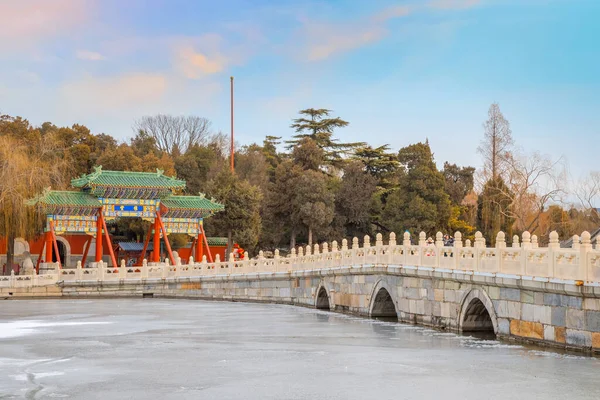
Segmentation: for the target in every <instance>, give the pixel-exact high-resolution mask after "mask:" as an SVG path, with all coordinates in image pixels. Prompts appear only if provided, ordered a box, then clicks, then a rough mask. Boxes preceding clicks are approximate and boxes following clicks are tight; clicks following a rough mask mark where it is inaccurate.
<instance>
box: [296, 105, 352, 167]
mask: <svg viewBox="0 0 600 400" xmlns="http://www.w3.org/2000/svg"><path fill="white" fill-rule="evenodd" d="M330 113H331V110H327V109H325V108H318V109H315V108H308V109H306V110H301V111H300V114H301V115H302V117H300V118H296V119H294V120H293V123H292V124H291V127H292V128H294V129H295V130H296V135H294V136H293V139H292V140H289V141H287V143H288V145H289V146H288V148H293V147H294V146H295V145H297V144H298V143H299V142H300V141H301V140H302V139H304V138H310V139H312V140H314V141H315V143H316V144H317V146H319V147H320V148H321V149H322V150H323V151H324V152H325V162H326V163H327V164H329V165H334V166H340V165H341V163H342V160H343V157H344V156H346V155H348V154H349V152H350V151H351V150H353V149H355V148H356V147H358V146H362V145H364V143H339V142H338V140H337V139H334V138H333V132H334V130H335V129H337V128H343V127H345V126H348V124H349V123H348V122H347V121H344V120H343V119H341V118H339V117H335V118H329V114H330Z"/></svg>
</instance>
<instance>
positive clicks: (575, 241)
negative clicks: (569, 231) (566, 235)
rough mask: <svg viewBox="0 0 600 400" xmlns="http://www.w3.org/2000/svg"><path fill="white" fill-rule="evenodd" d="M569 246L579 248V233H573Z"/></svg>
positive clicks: (574, 248)
mask: <svg viewBox="0 0 600 400" xmlns="http://www.w3.org/2000/svg"><path fill="white" fill-rule="evenodd" d="M599 237H600V236H599ZM571 248H572V249H573V250H579V249H580V248H581V243H579V235H573V244H572V246H571Z"/></svg>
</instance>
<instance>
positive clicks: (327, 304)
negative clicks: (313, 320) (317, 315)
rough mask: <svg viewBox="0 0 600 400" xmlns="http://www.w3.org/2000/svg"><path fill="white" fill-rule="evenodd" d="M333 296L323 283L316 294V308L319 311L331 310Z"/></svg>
mask: <svg viewBox="0 0 600 400" xmlns="http://www.w3.org/2000/svg"><path fill="white" fill-rule="evenodd" d="M332 306H333V304H332V301H331V296H329V291H328V290H327V288H326V287H325V284H324V283H323V282H321V284H319V287H318V288H317V291H316V292H315V308H316V309H318V310H331V309H332V308H333V307H332Z"/></svg>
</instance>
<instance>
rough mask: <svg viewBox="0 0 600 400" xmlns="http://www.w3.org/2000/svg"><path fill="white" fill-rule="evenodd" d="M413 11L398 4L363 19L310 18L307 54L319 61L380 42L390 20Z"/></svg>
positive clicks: (307, 34) (304, 28)
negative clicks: (322, 20) (335, 21)
mask: <svg viewBox="0 0 600 400" xmlns="http://www.w3.org/2000/svg"><path fill="white" fill-rule="evenodd" d="M412 11H413V10H412V9H411V8H409V7H406V6H395V7H389V8H386V9H384V10H382V11H380V12H378V13H377V14H375V15H372V16H371V17H369V18H366V19H364V20H360V21H352V22H348V23H342V24H331V23H317V22H311V21H306V22H305V23H304V27H303V32H302V34H303V36H304V38H305V40H306V48H305V57H306V58H307V59H308V60H309V61H319V60H324V59H326V58H329V57H331V56H333V55H335V54H340V53H345V52H348V51H351V50H354V49H358V48H360V47H364V46H366V45H369V44H371V43H376V42H378V41H380V40H382V39H383V38H384V37H386V36H387V34H388V31H387V29H386V26H385V24H386V22H387V21H389V20H392V19H396V18H400V17H404V16H407V15H409V14H410V13H411V12H412Z"/></svg>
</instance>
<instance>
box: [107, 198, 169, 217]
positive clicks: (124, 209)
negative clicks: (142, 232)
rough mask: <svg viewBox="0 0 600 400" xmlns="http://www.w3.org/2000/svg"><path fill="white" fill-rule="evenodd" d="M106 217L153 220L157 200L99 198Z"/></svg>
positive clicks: (157, 203)
mask: <svg viewBox="0 0 600 400" xmlns="http://www.w3.org/2000/svg"><path fill="white" fill-rule="evenodd" d="M99 200H100V202H101V203H102V204H103V206H104V216H105V217H106V219H112V218H118V217H129V218H147V219H152V220H154V216H155V215H156V210H157V209H158V206H159V204H160V203H159V200H153V199H106V198H101V199H99Z"/></svg>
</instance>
